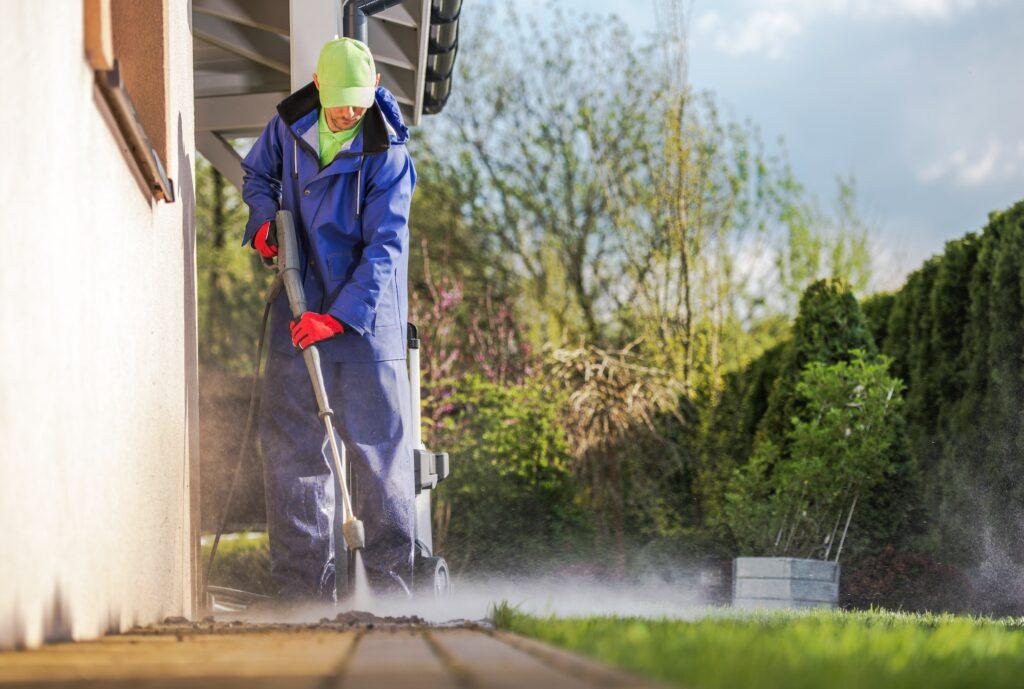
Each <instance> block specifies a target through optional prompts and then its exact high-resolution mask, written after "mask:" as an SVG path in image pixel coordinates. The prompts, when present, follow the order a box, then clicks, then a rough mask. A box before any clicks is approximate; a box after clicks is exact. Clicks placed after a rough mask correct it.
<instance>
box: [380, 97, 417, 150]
mask: <svg viewBox="0 0 1024 689" xmlns="http://www.w3.org/2000/svg"><path fill="white" fill-rule="evenodd" d="M376 105H377V107H378V108H380V112H381V114H382V115H384V120H385V121H386V122H387V123H388V125H390V127H391V129H392V130H394V131H393V132H389V134H390V135H391V143H394V144H404V143H405V142H407V141H408V140H409V128H408V127H407V126H405V120H403V119H402V111H401V109H400V108H399V107H398V101H397V100H395V96H394V95H393V94H392V93H391V91H388V90H387V89H386V88H384V87H383V86H378V87H377V94H376Z"/></svg>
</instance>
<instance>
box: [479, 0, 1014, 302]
mask: <svg viewBox="0 0 1024 689" xmlns="http://www.w3.org/2000/svg"><path fill="white" fill-rule="evenodd" d="M683 1H684V3H686V5H685V6H686V7H688V18H689V19H688V27H689V28H688V34H689V41H690V51H689V54H690V81H691V83H692V84H693V86H694V87H696V88H698V89H708V90H711V91H713V92H715V94H716V95H717V96H718V98H719V100H720V102H721V103H723V104H724V105H725V106H726V107H727V108H728V109H729V110H730V111H731V112H732V114H733V115H734V116H736V117H738V118H741V119H747V118H749V119H750V120H751V121H752V122H753V123H755V124H756V125H758V126H759V127H760V128H761V131H762V133H763V136H764V139H765V141H767V142H772V141H775V140H777V139H778V138H779V137H781V138H782V139H783V141H784V147H785V149H786V151H787V152H788V154H789V158H790V161H791V162H792V164H793V168H794V170H795V172H796V174H797V176H798V178H799V179H800V180H801V181H802V182H803V183H804V184H805V185H806V186H807V187H808V188H809V189H810V190H811V191H812V192H813V193H814V194H816V195H817V196H818V197H819V198H821V200H822V201H823V202H825V203H828V202H829V201H830V200H831V199H832V198H833V197H834V193H835V188H836V182H835V180H836V177H837V175H843V176H847V175H853V176H854V178H855V179H856V182H857V188H858V192H859V197H860V211H861V213H862V215H863V216H864V217H865V218H866V219H867V220H868V221H869V222H870V223H871V225H872V226H873V227H874V228H875V236H874V244H875V251H876V255H877V263H878V265H877V270H879V271H881V272H882V273H883V274H882V275H879V276H878V277H879V279H880V282H881V283H882V284H884V285H886V286H895V285H896V284H898V283H899V281H900V280H901V279H902V277H903V276H904V275H905V273H907V272H909V271H911V270H913V269H915V268H916V267H918V266H919V265H920V264H921V262H922V261H923V260H924V259H926V258H927V257H928V256H930V255H932V254H935V253H938V252H940V251H942V248H943V245H944V243H945V242H946V241H948V240H950V239H955V238H957V237H961V236H963V235H964V234H966V233H967V232H969V231H972V230H979V229H981V227H982V226H983V225H984V224H985V222H986V219H987V217H988V213H989V212H990V211H993V210H999V209H1003V208H1006V207H1007V206H1009V205H1010V204H1012V203H1013V202H1014V201H1017V200H1020V199H1022V198H1024V29H1022V27H1024V0H717V1H714V2H712V1H711V0H692V1H691V0H683ZM517 2H522V3H523V4H524V5H534V6H538V7H539V6H540V5H541V4H542V3H541V0H517ZM549 2H550V0H549ZM561 4H562V5H564V6H566V7H569V8H573V9H576V10H581V11H589V12H594V13H599V14H611V13H614V14H618V15H619V16H620V17H621V18H623V19H624V20H625V21H626V22H627V23H628V24H629V25H630V27H631V28H633V29H634V30H635V31H637V32H650V31H652V30H653V28H654V16H655V11H654V0H632V1H628V0H627V1H625V2H623V1H622V0H619V1H618V2H615V1H613V0H562V3H561ZM468 7H472V5H468Z"/></svg>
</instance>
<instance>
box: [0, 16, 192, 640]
mask: <svg viewBox="0 0 1024 689" xmlns="http://www.w3.org/2000/svg"><path fill="white" fill-rule="evenodd" d="M146 1H149V0H146ZM82 11H83V2H82V0H47V1H46V2H37V1H35V0H13V1H11V2H3V3H0V46H3V49H2V50H0V74H2V75H3V79H2V82H0V83H2V84H3V95H2V96H0V133H2V135H3V136H2V138H3V151H2V154H0V238H2V241H0V356H2V364H0V648H2V647H12V646H20V645H28V646H32V645H36V644H39V643H41V642H42V641H43V640H44V639H47V638H49V639H60V638H69V637H73V638H79V639H80V638H87V637H92V636H96V635H98V634H101V633H103V632H105V631H108V630H114V631H116V630H120V629H124V628H126V627H128V626H131V625H133V624H136V623H139V624H143V623H148V622H152V621H155V620H158V619H160V618H162V617H164V616H167V615H191V614H192V613H193V612H194V609H193V590H194V583H195V581H194V572H193V568H194V562H193V558H192V553H193V547H194V543H195V536H194V534H193V533H192V532H191V531H190V529H189V523H190V519H189V515H190V513H191V512H192V510H193V509H194V506H193V502H194V500H193V498H194V495H193V493H194V490H195V487H194V485H193V482H192V478H191V477H192V475H193V473H194V469H195V466H194V465H193V466H191V467H190V447H192V443H191V442H190V439H191V438H193V437H194V431H195V430H196V429H195V427H194V425H195V421H194V395H195V360H196V354H195V346H196V342H195V308H194V298H195V274H194V270H193V266H194V241H193V240H194V193H193V185H192V179H193V162H194V159H195V154H194V148H193V142H194V136H193V106H192V103H193V101H192V40H191V34H190V29H189V17H188V11H189V3H188V0H167V2H166V13H167V14H166V17H165V21H166V26H167V37H168V40H167V45H166V52H165V58H166V59H165V64H166V66H167V69H168V70H169V73H168V74H167V88H166V98H167V101H166V102H167V110H168V115H169V116H168V118H167V122H166V128H165V131H164V132H163V133H162V134H163V136H164V137H165V139H166V142H167V146H166V149H167V158H166V160H165V161H164V162H165V164H166V168H167V173H168V175H169V176H170V177H171V178H172V179H173V181H174V186H175V192H176V196H177V199H176V201H175V202H174V203H171V204H167V203H163V202H159V203H158V202H156V201H154V200H153V199H152V197H151V196H150V195H149V194H148V193H146V192H145V191H144V190H143V189H141V188H140V185H139V183H138V181H137V179H136V177H135V176H134V175H133V172H132V167H131V164H130V163H129V162H128V161H127V160H126V158H125V157H124V156H123V155H122V153H121V151H120V150H119V148H118V144H117V139H116V138H115V134H114V133H113V132H112V129H111V126H110V125H109V124H108V122H107V121H106V120H105V119H104V117H103V115H102V111H101V108H100V107H99V106H98V105H97V99H98V96H96V94H95V93H94V78H93V73H92V71H91V69H90V67H89V65H88V63H87V61H86V58H85V55H84V52H83V26H82V21H83V17H82ZM154 48H155V49H157V50H159V46H155V47H154ZM158 138H159V137H158ZM192 459H193V462H195V461H197V458H194V457H193V458H192Z"/></svg>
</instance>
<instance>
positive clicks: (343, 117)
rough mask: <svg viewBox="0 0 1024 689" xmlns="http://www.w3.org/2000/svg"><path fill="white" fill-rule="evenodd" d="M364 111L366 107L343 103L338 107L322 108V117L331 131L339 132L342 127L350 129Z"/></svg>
mask: <svg viewBox="0 0 1024 689" xmlns="http://www.w3.org/2000/svg"><path fill="white" fill-rule="evenodd" d="M365 112H366V108H353V107H351V106H348V105H345V106H342V107H340V108H324V119H326V120H327V126H328V127H330V128H331V131H332V132H340V131H342V130H344V129H352V127H354V126H356V124H357V123H358V122H359V118H361V117H362V116H363V113H365Z"/></svg>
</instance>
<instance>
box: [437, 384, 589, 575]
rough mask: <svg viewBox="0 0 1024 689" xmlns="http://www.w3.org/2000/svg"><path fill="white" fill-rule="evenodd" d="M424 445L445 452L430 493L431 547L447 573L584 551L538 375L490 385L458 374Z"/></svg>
mask: <svg viewBox="0 0 1024 689" xmlns="http://www.w3.org/2000/svg"><path fill="white" fill-rule="evenodd" d="M448 402H449V404H450V405H451V407H452V409H453V411H452V413H451V414H450V415H449V416H448V417H447V418H446V419H445V420H444V421H443V423H442V424H441V425H440V427H439V428H437V429H435V436H434V438H433V439H432V444H433V446H434V447H436V448H438V449H444V450H447V451H448V452H449V453H450V455H451V461H452V473H451V476H450V477H449V479H448V480H447V481H445V482H444V483H442V484H441V485H440V486H439V488H438V490H437V492H436V494H435V499H436V502H435V505H434V514H435V523H436V524H437V532H436V534H435V540H436V541H437V549H438V551H439V552H442V553H443V554H444V556H445V557H446V558H447V559H448V560H449V562H450V563H451V565H452V568H453V570H455V572H456V573H463V572H465V571H466V570H467V569H472V571H473V572H474V573H482V572H493V573H523V572H524V570H525V569H526V568H527V567H531V566H537V565H538V564H540V563H542V562H544V561H546V560H547V559H548V558H550V557H552V556H554V555H557V556H558V559H559V562H560V564H563V565H564V564H565V563H566V562H567V561H568V560H572V559H574V558H575V557H579V556H581V555H588V554H589V553H587V552H585V549H584V551H582V552H581V549H580V543H588V542H589V539H587V538H582V539H581V538H580V537H581V536H584V537H585V536H586V535H587V533H588V531H589V522H588V520H587V519H586V514H585V512H584V510H583V509H582V507H581V505H580V502H579V500H578V499H577V495H578V491H577V487H576V484H575V482H574V479H573V477H572V474H571V472H570V466H569V454H568V450H567V447H566V440H565V433H564V431H563V430H562V427H561V425H560V423H559V421H560V420H559V410H560V409H561V408H562V407H561V405H560V404H559V400H558V398H557V397H555V396H554V395H552V394H551V392H550V390H549V389H548V388H546V387H545V386H544V385H543V384H541V383H540V382H539V381H536V380H531V381H528V382H527V383H525V384H523V385H499V384H495V383H490V382H487V381H485V380H483V379H482V378H480V377H478V376H468V377H466V378H465V379H463V380H462V381H459V382H458V383H456V384H455V386H454V391H453V394H452V396H451V397H450V398H449V400H448Z"/></svg>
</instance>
